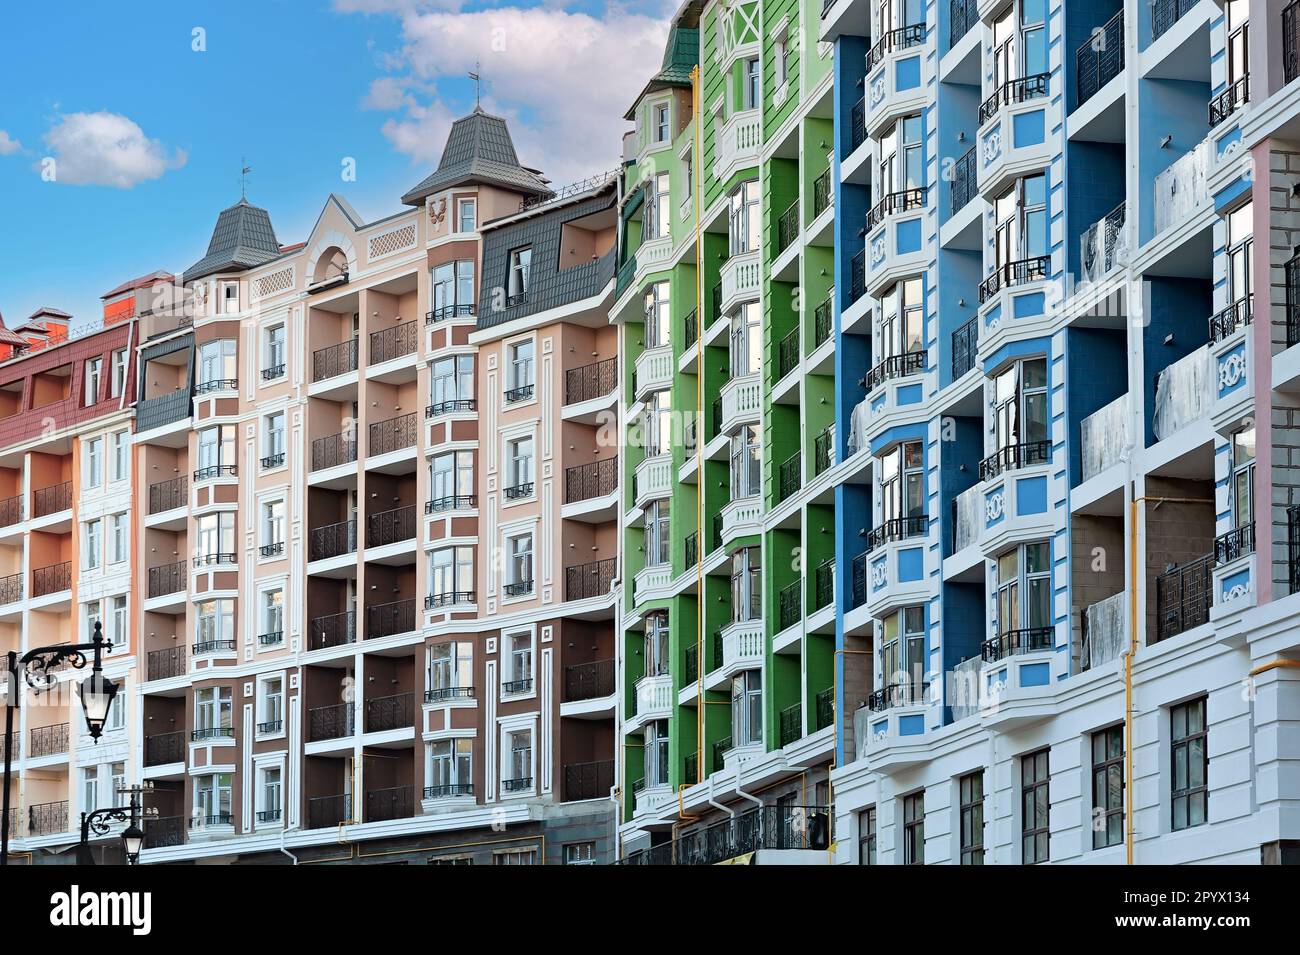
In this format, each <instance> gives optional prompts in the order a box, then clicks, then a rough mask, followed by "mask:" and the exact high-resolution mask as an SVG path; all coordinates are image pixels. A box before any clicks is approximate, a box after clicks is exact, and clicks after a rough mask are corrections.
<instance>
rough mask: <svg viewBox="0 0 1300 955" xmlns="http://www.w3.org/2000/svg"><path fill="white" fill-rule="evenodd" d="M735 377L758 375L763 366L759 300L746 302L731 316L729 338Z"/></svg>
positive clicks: (732, 371) (732, 372)
mask: <svg viewBox="0 0 1300 955" xmlns="http://www.w3.org/2000/svg"><path fill="white" fill-rule="evenodd" d="M728 349H729V354H728V358H729V360H730V370H731V374H732V375H733V376H734V377H737V378H739V377H741V376H742V375H756V374H758V373H759V371H760V370H762V367H763V316H762V313H761V310H760V308H759V304H758V303H757V302H746V303H745V304H744V305H741V306H740V308H739V309H738V310H737V311H736V313H735V314H734V315H732V316H731V334H730V338H729V340H728Z"/></svg>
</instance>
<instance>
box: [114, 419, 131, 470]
mask: <svg viewBox="0 0 1300 955" xmlns="http://www.w3.org/2000/svg"><path fill="white" fill-rule="evenodd" d="M112 442H113V448H112V457H111V461H112V463H111V465H110V466H109V480H110V481H125V480H126V479H127V478H128V477H130V470H129V469H130V453H131V432H129V431H115V432H113V437H112Z"/></svg>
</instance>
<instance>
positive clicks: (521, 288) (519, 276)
mask: <svg viewBox="0 0 1300 955" xmlns="http://www.w3.org/2000/svg"><path fill="white" fill-rule="evenodd" d="M532 263H533V248H532V246H524V247H523V248H522V249H514V250H513V251H512V252H511V253H510V275H509V286H508V289H509V290H508V297H507V299H506V305H507V306H510V305H521V304H523V302H524V301H525V300H526V299H527V297H528V272H529V269H530V268H531V266H532Z"/></svg>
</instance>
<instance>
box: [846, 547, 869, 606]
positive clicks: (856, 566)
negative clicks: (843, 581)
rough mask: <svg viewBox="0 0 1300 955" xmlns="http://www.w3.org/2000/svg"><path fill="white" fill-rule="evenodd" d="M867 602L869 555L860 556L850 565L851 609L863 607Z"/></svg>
mask: <svg viewBox="0 0 1300 955" xmlns="http://www.w3.org/2000/svg"><path fill="white" fill-rule="evenodd" d="M866 602H867V555H866V554H865V553H862V554H858V556H856V557H854V558H853V562H852V563H851V564H850V565H849V607H850V609H853V608H856V607H861V606H862V605H863V604H864V603H866Z"/></svg>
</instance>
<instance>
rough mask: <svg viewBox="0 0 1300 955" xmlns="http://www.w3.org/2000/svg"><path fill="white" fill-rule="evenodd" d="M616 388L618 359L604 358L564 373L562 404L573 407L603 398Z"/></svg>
mask: <svg viewBox="0 0 1300 955" xmlns="http://www.w3.org/2000/svg"><path fill="white" fill-rule="evenodd" d="M617 386H618V359H617V358H606V359H605V360H604V361H597V362H592V363H591V364H590V365H583V366H582V367H580V368H570V369H568V370H566V371H565V373H564V403H565V404H566V405H575V404H579V403H581V402H584V401H595V400H596V399H597V398H604V397H605V396H606V395H608V394H610V393H611V392H612V391H613V390H614V389H615V388H616V387H617Z"/></svg>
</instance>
